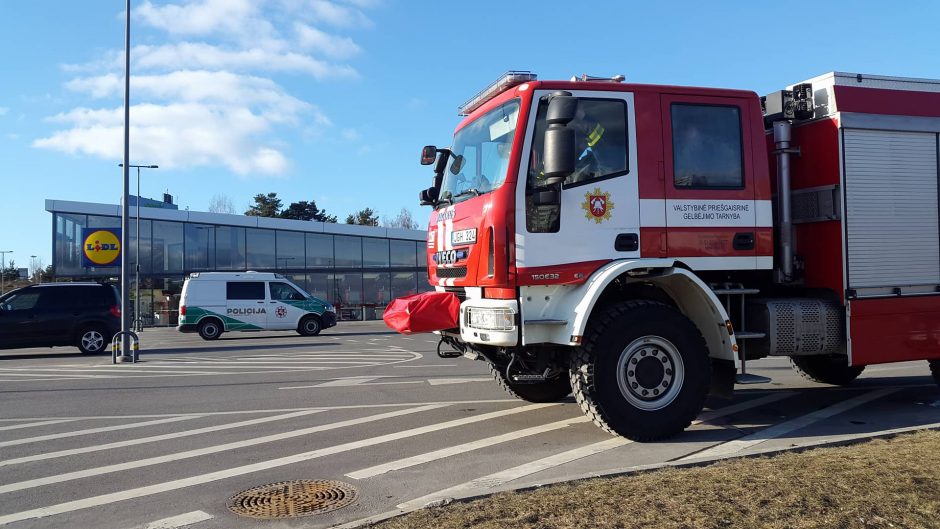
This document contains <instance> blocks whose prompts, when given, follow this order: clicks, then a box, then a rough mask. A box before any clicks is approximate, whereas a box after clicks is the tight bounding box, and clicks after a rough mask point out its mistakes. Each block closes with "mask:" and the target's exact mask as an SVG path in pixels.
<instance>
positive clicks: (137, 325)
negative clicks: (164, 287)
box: [118, 163, 160, 332]
mask: <svg viewBox="0 0 940 529" xmlns="http://www.w3.org/2000/svg"><path fill="white" fill-rule="evenodd" d="M118 167H124V164H122V163H119V164H118ZM127 167H128V168H132V167H133V168H137V237H136V238H135V244H134V247H135V251H134V255H135V257H134V330H135V331H138V332H140V331H141V330H143V326H144V322H143V320H142V319H141V317H140V170H141V169H159V168H160V166H159V165H128V166H127Z"/></svg>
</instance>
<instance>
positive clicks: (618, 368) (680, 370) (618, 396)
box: [570, 300, 711, 441]
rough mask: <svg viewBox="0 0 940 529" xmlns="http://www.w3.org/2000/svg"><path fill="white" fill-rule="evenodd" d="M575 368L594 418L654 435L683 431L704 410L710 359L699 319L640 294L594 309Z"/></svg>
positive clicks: (648, 437)
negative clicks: (694, 319) (699, 325)
mask: <svg viewBox="0 0 940 529" xmlns="http://www.w3.org/2000/svg"><path fill="white" fill-rule="evenodd" d="M570 374H571V387H572V389H573V390H574V396H575V399H576V400H577V401H578V404H579V405H580V406H581V409H582V410H583V411H584V413H585V415H587V416H588V417H590V418H591V419H592V420H593V421H594V423H595V424H597V425H598V426H600V427H601V428H602V429H604V430H606V431H608V432H610V433H613V434H619V435H622V436H624V437H626V438H628V439H632V440H634V441H653V440H656V439H661V438H664V437H668V436H670V435H674V434H677V433H679V432H681V431H682V430H684V429H685V428H686V427H688V426H689V424H691V422H692V420H693V419H695V417H696V416H697V415H698V414H699V412H701V411H702V407H703V406H704V404H705V397H706V395H707V393H708V389H709V385H710V381H711V366H710V364H709V359H708V349H707V347H706V346H705V340H704V339H703V338H702V333H701V332H699V330H698V327H696V326H695V324H694V323H692V322H691V321H690V320H689V319H688V318H686V317H685V316H684V315H682V314H681V313H680V312H679V311H677V310H676V309H674V308H672V307H670V306H669V305H665V304H663V303H659V302H655V301H645V300H636V301H628V302H624V303H619V304H617V305H613V306H610V307H607V308H606V309H604V310H603V312H601V313H600V314H595V315H593V316H592V317H591V321H590V322H589V323H588V329H587V331H586V332H585V336H584V344H583V345H582V347H581V349H580V350H578V351H577V352H576V353H575V355H574V356H573V357H572V363H571V372H570Z"/></svg>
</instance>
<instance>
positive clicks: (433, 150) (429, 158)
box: [421, 145, 437, 165]
mask: <svg viewBox="0 0 940 529" xmlns="http://www.w3.org/2000/svg"><path fill="white" fill-rule="evenodd" d="M436 158H437V147H435V146H433V145H425V146H424V148H423V149H421V165H431V164H432V163H434V160H435V159H436Z"/></svg>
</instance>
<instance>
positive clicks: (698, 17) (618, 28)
mask: <svg viewBox="0 0 940 529" xmlns="http://www.w3.org/2000/svg"><path fill="white" fill-rule="evenodd" d="M123 9H124V2H123V1H120V0H111V1H105V0H95V1H86V2H67V1H61V0H54V1H53V0H35V1H28V2H21V1H15V0H0V71H2V77H0V79H2V81H0V182H3V184H4V188H5V189H6V193H5V200H3V206H2V208H0V226H2V228H0V250H13V251H14V254H12V257H13V259H15V260H16V261H17V263H18V264H19V265H21V266H26V265H27V262H28V260H29V256H30V255H38V256H40V257H41V258H42V259H43V261H44V262H45V263H46V264H49V263H50V262H51V257H52V256H51V228H50V226H51V216H50V215H49V214H48V213H46V212H45V211H44V209H43V207H44V202H43V201H44V199H46V198H56V199H67V200H78V201H88V202H106V203H117V202H118V200H119V198H120V193H121V170H120V169H119V168H118V167H117V164H118V163H120V162H121V160H122V157H123V144H122V141H123V139H122V135H121V134H122V132H121V131H122V128H121V127H122V126H123V124H122V121H121V120H122V116H123V113H122V104H123V58H122V57H123V56H122V53H123V45H124V29H123V28H124V26H123ZM938 15H940V4H936V3H935V2H928V1H924V2H906V3H903V2H896V3H892V4H890V5H888V4H885V3H884V2H825V3H823V4H816V5H813V4H800V3H792V2H791V3H785V4H784V3H780V2H684V1H674V2H625V1H624V2H591V3H583V4H575V3H572V2H568V1H564V2H562V1H549V0H545V1H541V2H511V1H510V2H507V1H505V0H504V1H500V2H496V1H489V0H478V1H475V2H470V3H468V2H449V1H428V2H418V1H405V0H334V1H327V0H254V1H249V0H174V1H158V0H151V1H149V2H143V1H134V2H132V43H131V44H132V54H131V57H132V75H131V78H132V94H131V104H132V109H131V126H132V135H131V163H139V164H159V165H160V169H157V170H150V171H146V172H144V173H143V176H142V184H141V194H142V195H143V196H152V197H158V196H160V194H161V193H162V192H164V191H169V192H170V193H171V194H173V195H174V196H176V197H177V202H178V203H179V204H180V206H181V207H184V208H185V207H189V208H190V209H192V210H201V211H205V210H206V209H207V208H208V205H209V203H210V201H211V199H212V197H213V196H214V195H217V194H224V195H225V196H226V197H228V198H229V199H230V200H231V201H232V203H233V205H234V207H235V209H236V211H237V212H238V213H241V212H243V211H244V210H245V209H246V208H247V206H248V203H249V201H250V199H251V197H252V196H253V195H255V194H257V193H267V192H271V191H275V192H277V193H278V195H279V196H280V197H281V198H282V199H284V201H285V204H286V203H289V202H291V201H296V200H311V199H313V200H316V202H317V204H318V205H319V206H320V207H321V208H325V209H326V210H327V212H329V213H331V214H335V215H338V216H339V217H340V220H342V219H343V218H344V217H345V216H346V215H347V214H348V213H352V212H354V211H356V210H358V209H360V208H363V207H371V208H373V209H375V210H378V211H379V213H380V214H384V215H394V214H395V213H397V212H398V211H399V210H400V209H401V208H402V207H406V208H408V209H410V210H411V212H412V213H413V214H415V216H416V218H417V219H418V220H419V221H421V222H422V223H423V221H424V219H425V218H426V215H427V211H426V210H423V209H422V208H420V207H419V206H418V204H417V192H418V190H419V189H420V188H422V187H426V186H427V185H428V184H429V182H430V177H431V174H430V171H429V170H428V168H426V167H422V166H420V165H419V164H418V155H419V150H420V147H421V146H422V145H425V144H429V143H433V144H438V145H447V144H448V143H449V138H450V136H451V134H452V131H453V128H454V126H455V125H456V124H457V122H458V117H457V115H456V111H455V109H456V107H457V105H458V104H460V103H461V102H463V101H464V100H465V99H467V98H468V97H469V96H471V95H472V94H473V93H474V92H475V91H477V90H478V89H480V88H482V87H483V86H485V85H486V84H488V83H489V82H490V81H492V80H493V79H494V78H496V77H497V76H498V75H499V74H500V73H502V72H503V71H505V70H509V69H527V70H532V71H534V72H536V73H538V74H539V76H540V78H542V79H564V78H568V77H570V76H572V75H575V74H581V73H589V74H593V75H613V74H617V73H622V74H624V75H626V77H627V80H628V81H631V82H641V83H665V84H680V85H698V86H716V87H729V88H743V89H750V90H754V91H757V92H758V93H766V92H769V91H772V90H776V89H779V88H782V87H783V86H784V85H787V84H791V83H794V82H797V81H801V80H804V79H808V78H810V77H814V76H816V75H818V74H821V73H824V72H828V71H832V70H841V71H849V72H862V73H871V74H885V75H899V76H910V77H927V78H940V60H938V59H937V57H938V55H940V37H938V33H937V32H936V28H935V25H936V21H937V20H938ZM131 185H132V192H133V191H134V189H133V187H134V185H135V184H134V183H133V178H132V184H131ZM10 257H11V256H10V255H7V260H9V258H10Z"/></svg>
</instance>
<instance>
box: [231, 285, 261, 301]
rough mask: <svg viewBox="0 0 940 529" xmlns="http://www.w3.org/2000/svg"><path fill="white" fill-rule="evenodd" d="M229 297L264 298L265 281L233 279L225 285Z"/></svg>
mask: <svg viewBox="0 0 940 529" xmlns="http://www.w3.org/2000/svg"><path fill="white" fill-rule="evenodd" d="M225 297H226V298H227V299H264V282H263V281H231V282H228V283H226V285H225Z"/></svg>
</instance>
